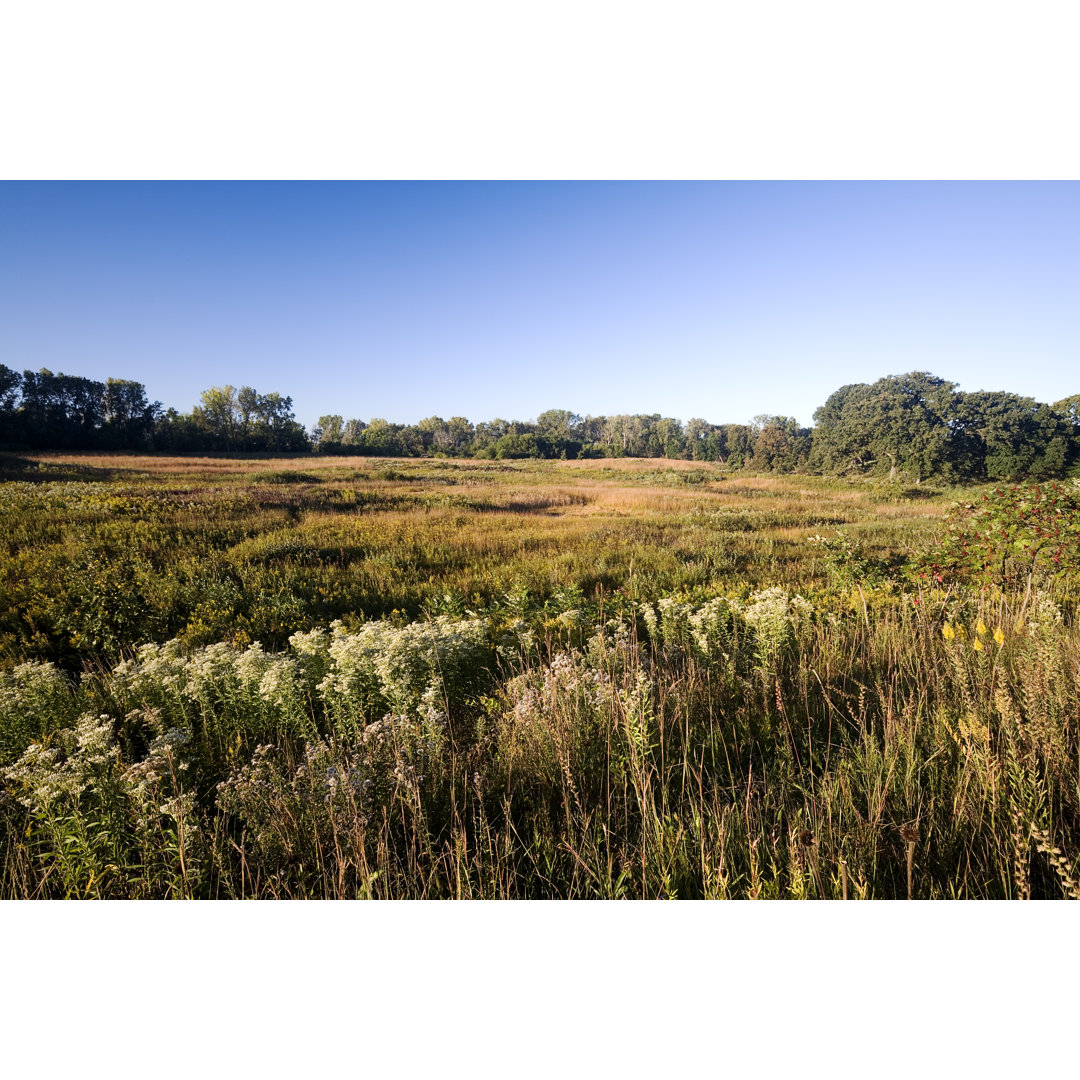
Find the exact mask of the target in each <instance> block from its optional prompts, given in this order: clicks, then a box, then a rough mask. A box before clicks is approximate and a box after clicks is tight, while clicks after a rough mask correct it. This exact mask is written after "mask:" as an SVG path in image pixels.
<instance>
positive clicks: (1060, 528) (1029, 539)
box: [911, 482, 1080, 589]
mask: <svg viewBox="0 0 1080 1080" xmlns="http://www.w3.org/2000/svg"><path fill="white" fill-rule="evenodd" d="M946 527H947V534H946V537H945V539H944V540H943V541H942V542H941V543H940V544H939V545H938V546H937V547H936V548H934V549H933V550H932V551H930V552H927V553H926V554H925V555H924V556H923V557H922V558H920V559H919V560H917V562H916V563H915V564H914V565H913V566H912V567H911V572H912V573H913V575H914V576H915V577H916V579H918V580H923V581H928V582H937V583H939V584H949V583H952V582H964V583H968V584H973V585H997V586H999V587H1000V588H1002V589H1004V588H1007V587H1009V586H1016V585H1026V584H1027V583H1028V582H1029V581H1035V582H1043V581H1046V580H1048V579H1050V578H1055V577H1058V576H1060V575H1062V574H1066V573H1073V574H1075V573H1077V572H1078V571H1080V484H1077V483H1075V482H1074V483H1058V482H1049V483H1042V484H1021V485H1017V486H1015V487H1004V486H1003V487H997V488H994V489H993V490H991V491H988V492H986V493H985V494H984V495H983V497H982V500H981V501H980V502H975V503H958V504H957V505H956V506H955V507H954V508H953V509H952V510H951V511H950V513H949V515H948V517H947V518H946Z"/></svg>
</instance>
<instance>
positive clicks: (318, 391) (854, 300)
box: [0, 182, 1080, 425]
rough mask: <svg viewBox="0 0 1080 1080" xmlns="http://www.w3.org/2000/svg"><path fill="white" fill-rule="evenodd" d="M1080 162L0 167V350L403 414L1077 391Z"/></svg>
mask: <svg viewBox="0 0 1080 1080" xmlns="http://www.w3.org/2000/svg"><path fill="white" fill-rule="evenodd" d="M1078 297H1080V184H1076V183H1033V182H993V183H986V182H971V183H908V182H904V183H899V182H898V183H866V182H843V183H826V182H808V183H798V182H782V183H749V182H740V183H726V182H721V183H709V182H689V183H670V182H658V183H649V182H614V183H500V182H481V183H433V182H414V183H366V182H360V183H290V182H253V183H216V182H215V183H176V184H173V183H156V182H155V183H115V184H113V183H42V184H38V183H3V184H0V363H5V364H7V365H8V367H12V368H16V369H19V370H22V369H26V368H31V369H37V368H40V367H48V368H50V369H52V370H53V371H64V372H67V373H70V374H78V375H87V376H91V377H94V378H102V379H103V378H105V377H107V376H110V375H112V376H115V377H120V378H130V379H137V380H139V381H141V382H143V383H145V384H146V386H147V390H148V393H149V395H150V397H151V398H153V399H157V400H160V401H162V402H163V403H164V404H165V405H166V406H169V405H174V406H176V407H177V408H179V409H181V410H184V411H186V410H189V409H190V408H191V407H192V405H194V404H195V403H196V402H197V401H198V397H199V393H200V391H201V390H203V389H205V388H206V387H208V386H214V385H224V384H225V383H232V384H233V385H234V386H240V385H251V386H254V387H256V388H257V389H259V390H261V391H263V392H267V391H271V390H276V391H278V392H280V393H282V394H288V395H291V396H292V398H293V402H294V406H295V409H296V415H297V419H299V420H300V421H301V422H303V423H305V424H309V425H310V424H313V423H314V422H315V421H316V419H317V418H318V416H319V415H320V414H322V413H328V412H335V413H341V414H342V415H344V416H345V417H351V416H356V417H360V418H362V419H365V420H366V419H369V418H371V417H372V416H383V417H386V418H388V419H390V420H394V421H401V422H414V421H416V420H418V419H420V418H421V417H425V416H430V415H432V414H435V413H437V414H439V415H441V416H443V417H450V416H452V415H464V416H467V417H469V418H470V419H472V420H483V419H491V418H493V417H495V416H502V417H505V418H519V419H528V418H531V417H535V416H536V415H537V414H538V413H540V412H542V411H543V410H545V409H549V408H569V409H573V410H574V411H577V412H580V413H582V414H585V413H592V414H598V413H616V412H660V413H663V414H665V415H669V416H676V417H679V418H680V419H683V420H687V419H689V418H690V417H692V416H701V417H704V418H705V419H707V420H712V421H717V422H726V421H732V422H746V421H747V420H749V419H750V418H751V417H753V416H754V415H755V414H758V413H763V412H768V413H778V414H784V415H789V416H794V417H796V418H797V419H798V420H799V421H800V422H802V423H804V424H809V423H810V422H811V417H812V414H813V411H814V409H815V408H817V406H819V405H820V404H822V402H824V400H825V398H826V397H827V396H828V395H829V394H830V393H831V392H832V391H833V390H835V389H836V388H837V387H839V386H841V385H843V384H845V383H850V382H864V381H872V380H874V379H876V378H879V377H880V376H882V375H886V374H896V373H900V372H905V371H912V370H928V371H932V372H934V373H935V374H938V375H941V376H943V377H946V378H949V379H952V380H954V381H955V382H958V383H959V384H960V386H961V388H962V389H965V390H976V389H1006V390H1012V391H1015V392H1018V393H1022V394H1027V395H1031V396H1033V397H1036V398H1038V399H1040V400H1044V401H1054V400H1057V399H1059V398H1061V397H1064V396H1066V395H1068V394H1073V393H1078V392H1080V365H1078V363H1077V361H1078V359H1080V305H1078V303H1077V298H1078Z"/></svg>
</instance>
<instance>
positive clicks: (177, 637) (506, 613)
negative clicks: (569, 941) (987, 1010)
mask: <svg viewBox="0 0 1080 1080" xmlns="http://www.w3.org/2000/svg"><path fill="white" fill-rule="evenodd" d="M0 470H2V473H0V481H2V482H0V525H2V534H0V535H2V540H0V776H2V781H0V783H2V786H0V895H3V896H5V897H87V898H89V897H114V898H116V897H134V898H149V897H194V898H232V897H237V898H239V897H267V898H268V897H282V898H285V897H326V898H343V897H415V898H450V897H505V898H526V897H528V898H541V897H552V898H564V897H572V898H587V897H605V898H613V897H680V898H694V897H731V898H734V897H777V898H789V897H790V898H810V897H813V898H835V899H840V898H850V899H858V898H906V897H913V898H948V897H956V898H1021V897H1023V898H1027V897H1037V898H1062V897H1073V898H1076V897H1077V896H1078V894H1080V883H1078V877H1080V764H1078V746H1080V736H1078V718H1080V708H1078V706H1080V632H1078V630H1077V623H1076V618H1075V616H1076V606H1077V600H1078V586H1080V577H1078V575H1080V490H1078V485H1077V484H1075V483H1073V482H1070V481H1062V482H1057V481H1051V482H1049V483H1044V484H1042V485H1041V486H1039V487H1035V486H1033V485H1027V486H1021V487H1014V486H1010V485H1005V486H1000V485H999V486H998V487H996V488H994V487H985V486H984V487H967V488H956V487H952V488H946V487H943V486H940V485H938V486H934V485H933V483H927V482H925V481H924V482H923V483H920V484H911V483H908V482H907V481H905V480H902V479H900V478H898V477H896V476H895V475H894V476H892V477H890V476H888V475H880V476H878V477H876V478H870V477H857V478H851V479H837V478H826V477H821V476H810V475H799V474H797V475H776V474H760V475H755V474H752V473H748V472H746V471H745V470H743V471H737V472H736V471H732V470H731V469H730V468H728V467H727V466H725V465H723V464H721V463H719V462H710V461H700V460H699V461H695V460H669V459H663V458H651V459H635V458H628V457H623V458H615V459H611V458H609V459H593V460H570V461H558V460H550V461H544V460H528V461H517V460H495V459H490V460H483V459H481V460H468V461H466V460H454V459H445V460H431V459H402V460H396V459H381V458H370V457H356V458H354V457H348V456H336V455H319V456H313V455H310V454H309V455H305V456H303V457H298V458H292V459H288V458H265V459H261V460H260V459H250V458H247V459H240V458H229V457H205V458H194V457H187V458H180V457H171V458H170V457H158V456H149V455H148V456H142V457H139V456H131V455H128V456H124V455H109V454H99V455H92V454H69V455H64V454H59V453H31V452H25V453H23V454H21V455H18V456H14V455H8V456H6V457H4V458H3V459H2V461H0ZM889 471H890V472H892V470H891V469H890V470H889Z"/></svg>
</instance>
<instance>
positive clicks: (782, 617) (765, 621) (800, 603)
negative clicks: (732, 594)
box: [742, 585, 814, 645]
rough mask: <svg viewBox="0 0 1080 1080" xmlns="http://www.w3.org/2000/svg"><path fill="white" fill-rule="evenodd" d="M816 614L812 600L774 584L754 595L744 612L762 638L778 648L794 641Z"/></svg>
mask: <svg viewBox="0 0 1080 1080" xmlns="http://www.w3.org/2000/svg"><path fill="white" fill-rule="evenodd" d="M813 613H814V609H813V607H812V606H811V605H810V603H809V601H807V600H804V599H803V597H801V596H799V595H798V594H797V593H796V594H795V595H793V596H792V595H790V594H789V593H788V592H787V590H786V589H784V588H783V587H781V586H779V585H774V586H772V587H771V588H768V589H762V590H760V591H759V592H756V593H753V594H751V596H750V599H749V601H748V603H747V606H746V608H745V609H744V611H743V613H742V614H743V618H744V619H745V620H746V622H747V624H748V625H750V626H752V627H753V628H754V629H755V630H756V631H757V633H758V636H759V638H761V639H764V640H765V641H768V642H770V643H772V644H775V645H780V644H784V643H786V642H790V641H793V640H794V639H795V637H796V636H797V635H798V633H799V632H800V631H801V630H802V629H804V628H805V627H806V625H807V624H808V623H809V621H810V618H811V616H812V615H813Z"/></svg>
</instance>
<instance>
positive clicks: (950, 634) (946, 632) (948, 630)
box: [941, 623, 956, 641]
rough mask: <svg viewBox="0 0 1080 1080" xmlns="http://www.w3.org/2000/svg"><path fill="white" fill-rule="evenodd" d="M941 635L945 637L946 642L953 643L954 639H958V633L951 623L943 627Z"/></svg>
mask: <svg viewBox="0 0 1080 1080" xmlns="http://www.w3.org/2000/svg"><path fill="white" fill-rule="evenodd" d="M941 633H942V635H943V636H944V638H945V640H946V641H952V639H953V638H954V637H956V632H955V631H954V630H953V628H952V624H951V623H946V624H945V625H944V626H943V627H942V628H941Z"/></svg>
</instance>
